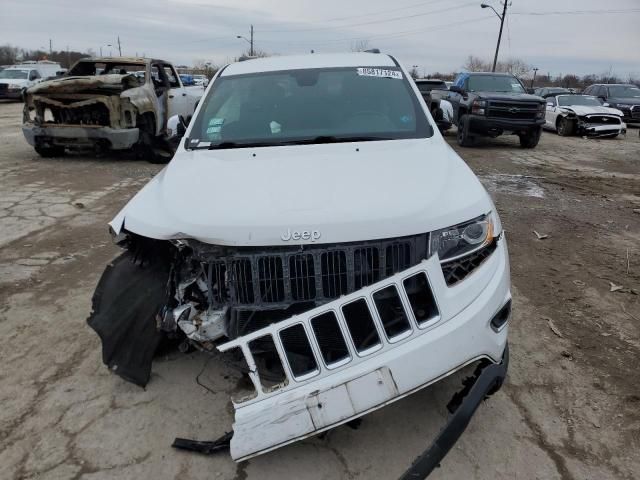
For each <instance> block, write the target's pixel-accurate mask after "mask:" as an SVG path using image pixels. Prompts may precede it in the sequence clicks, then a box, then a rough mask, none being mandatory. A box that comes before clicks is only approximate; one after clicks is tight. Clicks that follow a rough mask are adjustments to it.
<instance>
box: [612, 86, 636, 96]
mask: <svg viewBox="0 0 640 480" xmlns="http://www.w3.org/2000/svg"><path fill="white" fill-rule="evenodd" d="M609 96H610V97H614V98H635V97H640V88H638V87H636V86H633V85H616V86H615V87H609Z"/></svg>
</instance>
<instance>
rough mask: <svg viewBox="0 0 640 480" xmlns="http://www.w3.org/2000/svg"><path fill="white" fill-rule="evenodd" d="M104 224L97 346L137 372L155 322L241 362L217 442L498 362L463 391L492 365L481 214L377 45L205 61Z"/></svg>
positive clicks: (488, 225) (493, 231)
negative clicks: (163, 150)
mask: <svg viewBox="0 0 640 480" xmlns="http://www.w3.org/2000/svg"><path fill="white" fill-rule="evenodd" d="M110 226H111V229H112V234H113V235H114V236H115V238H116V239H117V241H118V242H119V243H120V244H121V245H122V246H123V247H124V248H125V253H124V254H123V255H122V256H121V257H120V258H118V259H117V260H116V261H115V262H114V263H113V264H112V265H110V266H109V267H108V268H107V270H106V271H105V273H104V275H103V277H102V279H101V281H100V283H99V285H98V287H97V290H96V295H95V298H94V312H93V313H92V315H91V317H90V319H89V324H90V325H91V326H92V327H93V328H94V329H95V330H96V331H97V332H98V334H99V335H100V337H101V339H102V342H103V359H104V362H105V363H106V364H107V365H108V366H109V367H110V368H111V369H112V370H114V371H115V372H116V373H118V374H119V375H121V376H123V377H124V378H126V379H128V380H131V381H133V382H135V383H137V384H139V385H144V384H145V383H146V382H147V381H148V379H149V374H150V369H151V360H152V356H153V352H154V349H155V347H156V346H157V345H158V343H159V342H160V340H161V337H162V336H163V335H169V336H173V337H176V338H178V339H180V340H181V341H183V342H185V343H188V344H190V345H193V346H195V347H197V348H199V349H201V350H203V351H207V352H218V351H219V352H224V355H228V356H229V357H230V358H231V359H233V361H238V363H239V364H243V365H245V371H246V373H247V375H248V377H249V379H250V380H251V383H250V384H251V386H252V389H251V391H250V392H248V393H247V395H245V396H244V397H242V398H236V399H234V406H235V410H236V412H235V423H234V433H233V438H232V440H231V445H230V446H231V455H232V457H233V458H234V459H236V460H243V459H246V458H249V457H251V456H254V455H257V454H261V453H264V452H267V451H269V450H272V449H274V448H277V447H279V446H282V445H285V444H287V443H290V442H293V441H295V440H298V439H301V438H305V437H307V436H310V435H314V434H317V433H319V432H321V431H324V430H327V429H329V428H332V427H334V426H337V425H340V424H342V423H345V422H348V421H350V420H352V419H355V418H357V417H359V416H361V415H363V414H365V413H368V412H370V411H372V410H375V409H377V408H380V407H382V406H384V405H386V404H388V403H389V402H392V401H394V400H397V399H399V398H402V397H403V396H406V395H408V394H410V393H412V392H414V391H416V390H418V389H420V388H423V387H425V386H427V385H429V384H431V383H433V382H435V381H437V380H439V379H441V378H443V377H445V376H447V375H449V374H451V373H452V372H455V371H456V370H458V369H460V368H462V367H463V366H465V365H469V364H472V363H478V364H479V365H480V366H481V367H483V368H484V367H487V368H486V369H485V370H483V372H487V371H490V367H491V366H501V367H500V368H499V369H497V370H496V371H498V370H499V372H501V373H490V374H488V375H489V378H488V379H487V375H485V377H483V378H485V380H486V382H485V383H483V384H482V385H484V386H483V387H482V388H481V387H478V389H477V391H476V393H474V395H473V397H474V399H475V400H477V402H479V401H480V400H481V399H483V398H485V396H486V395H487V394H488V393H490V392H492V391H495V390H497V389H498V388H499V386H500V384H501V382H502V379H503V378H504V372H505V370H506V359H505V357H506V344H507V323H508V319H509V316H510V306H511V293H510V278H509V262H508V255H507V247H506V241H505V238H504V233H503V231H502V227H501V224H500V220H499V217H498V214H497V212H496V209H495V206H494V205H493V203H492V201H491V199H490V197H489V195H488V194H487V192H486V191H485V190H484V188H483V187H482V185H481V184H480V182H479V181H478V179H477V178H476V177H475V175H474V174H473V173H472V172H471V170H470V169H469V168H468V167H467V166H466V164H465V163H464V161H462V159H460V157H458V155H457V154H456V153H455V152H454V151H453V150H452V149H451V148H450V147H449V146H448V145H447V144H446V142H445V141H444V140H443V138H442V136H441V135H440V133H439V132H438V130H437V128H435V123H434V121H433V119H432V118H431V117H430V115H429V113H428V110H427V108H426V104H425V103H424V100H423V99H422V97H421V96H420V92H419V91H418V89H417V88H416V87H415V84H414V83H413V82H410V81H409V77H408V75H407V71H406V70H405V69H404V68H402V67H401V66H400V65H399V64H398V63H397V62H396V60H395V59H393V57H390V56H388V55H383V54H374V53H357V54H355V53H354V54H340V55H317V54H314V55H308V56H299V57H295V56H294V57H272V58H266V59H256V60H249V61H245V62H240V63H237V64H233V65H230V66H227V67H226V68H224V69H222V70H221V71H220V72H219V73H218V74H217V76H216V77H215V78H214V79H213V81H212V83H211V85H210V86H209V90H208V93H207V95H206V96H205V97H204V98H203V101H202V102H201V103H200V105H199V107H198V110H197V111H196V114H195V116H194V118H193V120H192V121H191V123H190V124H189V125H188V127H187V129H186V133H185V136H184V138H183V140H182V141H181V142H180V146H179V148H178V151H177V152H176V155H175V156H174V158H173V160H172V161H171V162H170V164H169V165H168V166H167V167H165V169H164V170H163V171H162V172H160V173H159V174H158V175H157V176H156V177H155V178H154V179H153V180H151V182H150V183H149V184H147V185H146V186H145V187H144V188H143V189H142V190H141V191H140V192H139V193H138V194H137V195H136V196H135V197H134V198H133V199H132V200H131V201H130V202H129V203H128V204H127V205H126V206H125V207H124V209H123V210H122V211H121V212H120V213H119V214H118V215H117V216H116V217H115V218H114V220H113V221H112V222H111V224H110ZM491 371H492V370H491ZM487 385H489V386H487ZM467 400H468V398H467ZM463 404H464V402H463ZM461 410H464V411H465V412H467V413H466V414H467V415H469V411H471V413H472V412H473V409H471V408H470V407H469V405H467V408H464V409H462V408H461ZM459 423H460V422H458V427H456V428H458V429H459ZM459 433H461V431H460V432H458V434H459ZM455 438H457V437H455ZM449 443H451V442H449ZM439 448H440V449H441V450H442V447H439ZM448 448H450V445H449V446H448V447H447V448H444V449H443V451H444V453H446V450H447V449H448ZM444 453H443V454H442V455H444Z"/></svg>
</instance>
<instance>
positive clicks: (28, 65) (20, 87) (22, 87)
mask: <svg viewBox="0 0 640 480" xmlns="http://www.w3.org/2000/svg"><path fill="white" fill-rule="evenodd" d="M60 69H62V67H61V66H60V64H58V63H54V62H24V63H21V64H18V65H12V66H10V67H7V68H5V69H3V70H2V71H0V98H12V99H15V100H23V99H24V94H25V92H26V91H27V89H28V88H30V87H32V86H34V85H35V84H37V83H39V82H41V81H42V80H43V79H44V78H46V77H49V76H55V74H56V72H57V71H58V70H60Z"/></svg>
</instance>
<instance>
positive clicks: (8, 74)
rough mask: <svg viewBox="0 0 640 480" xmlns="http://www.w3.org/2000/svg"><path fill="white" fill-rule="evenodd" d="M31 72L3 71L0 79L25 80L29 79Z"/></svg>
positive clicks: (0, 72)
mask: <svg viewBox="0 0 640 480" xmlns="http://www.w3.org/2000/svg"><path fill="white" fill-rule="evenodd" d="M28 76H29V72H28V71H27V70H2V71H0V78H14V79H24V78H28Z"/></svg>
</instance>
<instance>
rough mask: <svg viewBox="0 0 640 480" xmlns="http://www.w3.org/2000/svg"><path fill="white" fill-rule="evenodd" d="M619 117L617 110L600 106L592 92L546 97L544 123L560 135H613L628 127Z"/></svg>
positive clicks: (622, 131) (620, 113)
mask: <svg viewBox="0 0 640 480" xmlns="http://www.w3.org/2000/svg"><path fill="white" fill-rule="evenodd" d="M622 118H623V114H622V112H621V111H620V110H617V109H615V108H608V107H603V106H602V105H601V104H600V101H599V100H598V99H597V98H596V97H594V96H591V95H557V96H550V97H547V113H546V117H545V120H546V121H545V125H544V126H545V128H548V129H550V130H555V131H557V132H558V135H562V136H569V135H576V134H577V135H580V136H583V135H586V136H593V137H609V138H615V137H617V136H618V135H619V134H621V133H626V131H627V126H626V125H625V123H624V122H623V120H622Z"/></svg>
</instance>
